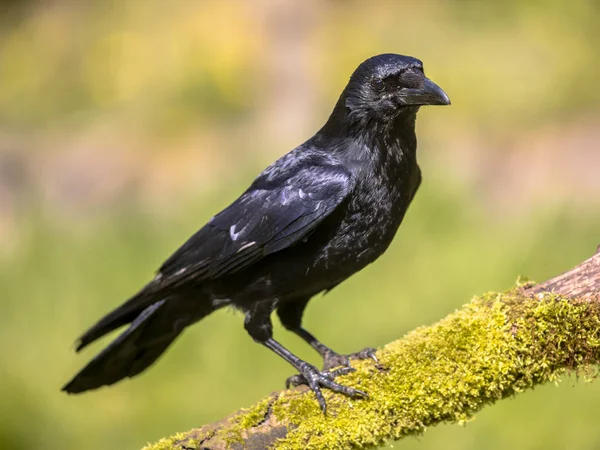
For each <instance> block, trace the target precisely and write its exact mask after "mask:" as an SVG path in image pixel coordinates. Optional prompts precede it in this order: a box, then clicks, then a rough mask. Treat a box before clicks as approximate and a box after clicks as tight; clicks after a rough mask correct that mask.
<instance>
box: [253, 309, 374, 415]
mask: <svg viewBox="0 0 600 450" xmlns="http://www.w3.org/2000/svg"><path fill="white" fill-rule="evenodd" d="M274 306H275V302H271V301H269V302H267V301H265V302H259V303H255V304H253V305H252V306H251V307H250V308H249V309H248V310H247V311H246V318H245V321H244V327H245V328H246V331H248V334H250V336H251V337H252V338H253V339H254V340H255V341H256V342H258V343H260V344H262V345H264V346H265V347H267V348H269V349H271V350H273V351H274V352H275V353H277V354H278V355H279V356H281V357H282V358H283V359H285V360H286V361H287V362H289V363H290V364H291V365H292V366H294V368H295V369H296V370H297V371H298V372H300V374H299V375H296V378H297V379H296V380H295V381H296V382H295V383H292V384H294V385H298V384H307V385H308V386H309V387H310V389H311V390H312V391H313V392H314V393H315V396H316V397H317V401H318V402H319V405H320V406H321V409H322V410H323V412H324V413H326V412H327V404H326V403H325V398H324V397H323V393H322V392H321V387H326V388H328V389H331V390H332V391H335V392H340V393H342V394H345V395H348V396H350V397H356V396H363V397H366V396H367V394H365V393H364V392H362V391H359V390H358V389H353V388H350V387H346V386H343V385H341V384H338V383H336V382H335V381H333V379H334V378H335V377H336V376H339V375H345V374H347V373H349V372H350V371H351V370H352V368H346V367H344V368H341V369H338V370H334V371H328V372H326V371H323V372H322V371H320V370H319V369H317V368H316V367H315V366H313V365H311V364H309V363H307V362H306V361H303V360H301V359H300V358H298V357H297V356H296V355H294V354H293V353H292V352H290V351H289V350H288V349H286V348H285V347H284V346H283V345H281V344H280V343H279V342H277V341H276V340H275V339H273V337H272V336H273V326H272V324H271V318H270V314H271V312H272V311H273V308H274ZM292 378H293V377H292ZM289 384H290V383H287V387H289Z"/></svg>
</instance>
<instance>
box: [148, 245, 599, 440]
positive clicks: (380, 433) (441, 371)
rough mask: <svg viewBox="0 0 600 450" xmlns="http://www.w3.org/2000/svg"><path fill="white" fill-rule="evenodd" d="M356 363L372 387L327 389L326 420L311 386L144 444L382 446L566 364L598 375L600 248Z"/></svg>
mask: <svg viewBox="0 0 600 450" xmlns="http://www.w3.org/2000/svg"><path fill="white" fill-rule="evenodd" d="M377 357H378V358H379V363H378V364H374V363H373V362H368V361H359V362H356V363H354V366H355V367H356V369H357V370H356V372H353V373H352V374H350V375H347V376H345V377H343V378H342V379H343V383H344V384H346V385H348V386H352V387H355V388H358V389H361V390H363V391H366V392H368V393H369V399H349V398H347V397H345V396H343V395H340V394H335V393H332V392H329V391H326V390H325V391H324V394H325V396H326V399H327V404H328V415H327V416H324V415H323V414H322V412H321V410H320V409H319V406H318V404H317V402H316V400H315V398H314V395H313V394H312V393H311V392H309V391H308V390H307V389H306V388H297V389H294V390H285V391H279V392H274V393H273V394H271V395H270V396H269V397H267V398H265V399H264V400H262V401H260V402H259V403H257V404H255V405H254V406H252V407H250V408H248V409H243V410H240V411H238V412H236V413H234V414H233V415H231V416H230V417H228V418H226V419H223V420H221V421H220V422H216V423H213V424H210V425H205V426H203V427H201V428H197V429H193V430H191V431H189V432H185V433H180V434H178V435H176V436H173V437H170V438H166V439H162V440H161V441H159V442H158V443H156V444H154V445H150V446H147V447H145V449H144V450H167V449H169V450H170V449H181V450H183V449H203V450H218V449H226V448H232V449H266V448H279V449H288V450H295V449H325V448H327V449H329V448H331V449H338V448H339V449H347V448H373V447H376V446H379V445H382V444H384V443H385V442H386V441H388V440H391V439H400V438H402V437H405V436H408V435H414V434H420V433H423V431H425V429H426V427H430V426H432V425H436V424H439V423H442V422H462V421H466V420H469V418H470V417H471V416H472V415H473V414H474V413H475V412H477V411H478V410H480V409H481V408H482V407H484V406H485V405H488V404H492V403H494V402H496V401H497V400H500V399H502V398H506V397H509V396H512V395H515V394H517V393H520V392H522V391H524V390H526V389H530V388H532V387H534V386H535V385H539V384H542V383H546V382H549V381H554V380H556V379H557V377H558V376H559V375H560V374H561V373H563V372H564V371H565V370H578V371H579V372H583V373H586V374H590V375H591V374H592V367H593V366H595V365H597V364H598V363H599V361H600V247H599V251H598V252H597V253H596V254H595V255H594V256H592V257H591V258H589V259H588V260H586V261H584V262H582V263H581V264H579V265H578V266H577V267H575V268H574V269H572V270H570V271H568V272H566V273H564V274H562V275H559V276H557V277H555V278H552V279H550V280H548V281H545V282H544V283H541V284H537V285H534V284H533V283H525V284H523V283H520V285H519V286H517V287H516V288H514V289H513V290H511V291H509V292H505V293H497V292H491V293H487V294H484V295H482V296H479V297H475V298H474V299H473V300H471V302H470V303H468V304H467V305H465V306H464V307H463V308H462V309H461V310H459V311H456V312H455V313H453V314H450V315H449V316H447V317H446V318H444V319H442V320H441V321H440V322H438V323H437V324H434V325H432V326H429V327H423V328H419V329H417V330H415V331H413V332H411V333H409V334H408V335H406V336H404V337H403V338H401V339H399V340H397V341H394V342H391V343H390V344H388V345H386V346H385V347H384V348H383V349H381V350H379V351H378V353H377Z"/></svg>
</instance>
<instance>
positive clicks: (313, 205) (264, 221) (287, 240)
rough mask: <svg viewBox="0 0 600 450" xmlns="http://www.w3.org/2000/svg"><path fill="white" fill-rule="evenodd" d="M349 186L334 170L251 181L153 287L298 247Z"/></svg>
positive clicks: (228, 270) (344, 174) (211, 275)
mask: <svg viewBox="0 0 600 450" xmlns="http://www.w3.org/2000/svg"><path fill="white" fill-rule="evenodd" d="M353 186H354V179H353V178H352V176H351V174H350V173H349V172H348V171H347V170H346V169H345V168H344V167H342V166H339V165H327V166H308V167H304V168H302V169H301V170H299V171H298V172H296V173H295V174H294V175H293V176H291V177H289V178H286V179H285V180H284V181H282V182H277V183H273V182H268V181H267V180H262V179H261V178H259V179H257V181H256V182H255V183H254V184H253V185H252V186H251V187H250V189H248V191H246V192H245V193H244V194H243V195H242V196H241V197H240V198H239V199H237V200H236V201H235V202H234V203H233V204H231V205H230V206H229V207H227V208H226V209H225V210H223V211H222V212H220V213H219V214H218V215H216V216H215V217H213V218H212V219H211V220H210V222H209V223H208V224H207V225H206V226H204V227H203V228H202V229H200V231H198V232H197V233H196V234H195V235H193V236H192V237H191V238H190V239H189V240H188V241H187V242H186V243H185V244H183V246H181V248H180V249H179V250H177V251H176V252H175V253H174V254H173V255H172V256H171V257H170V258H169V259H168V260H167V261H166V262H165V263H164V264H163V265H162V267H161V268H160V270H159V273H158V275H157V278H158V279H157V280H156V282H157V283H156V284H157V285H158V286H157V287H159V286H160V288H161V289H162V288H164V287H165V286H167V285H168V286H173V285H179V284H181V283H186V282H188V281H191V280H196V281H202V280H210V279H215V278H218V277H221V276H223V275H228V274H232V273H235V272H237V271H240V270H242V269H244V268H247V267H248V266H250V265H252V264H254V263H255V262H257V261H258V260H260V259H261V258H263V257H265V256H267V255H269V254H271V253H274V252H277V251H279V250H282V249H284V248H287V247H290V246H292V245H294V244H296V243H298V242H299V241H301V240H302V239H303V238H304V237H306V236H307V235H308V234H309V233H310V232H311V231H313V230H314V229H315V227H317V226H318V225H319V223H321V221H322V220H323V219H324V218H325V217H327V216H328V215H329V214H330V213H331V212H332V211H333V210H334V209H335V208H336V207H337V206H338V205H339V204H340V203H341V202H342V201H343V200H344V199H345V198H346V196H347V195H348V194H349V192H350V191H351V190H352V188H353Z"/></svg>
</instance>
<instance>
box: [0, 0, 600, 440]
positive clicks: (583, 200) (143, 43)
mask: <svg viewBox="0 0 600 450" xmlns="http://www.w3.org/2000/svg"><path fill="white" fill-rule="evenodd" d="M599 21H600V6H599V3H598V2H596V1H591V0H590V1H584V0H573V1H570V2H564V1H558V0H545V1H537V0H527V1H526V0H506V1H500V0H498V1H488V2H477V1H471V0H446V1H442V0H438V1H436V0H421V1H416V0H415V1H410V2H398V1H391V0H390V1H368V2H367V1H359V0H355V1H332V0H329V1H317V0H304V1H302V2H300V1H291V0H281V1H278V2H275V1H269V0H256V1H252V2H250V1H244V0H238V1H217V0H211V1H209V0H202V1H201V0H198V1H191V0H190V1H186V0H171V1H166V0H163V1H160V0H147V1H143V0H137V1H136V0H129V1H104V0H96V1H92V0H90V1H87V2H75V1H69V0H46V1H18V0H13V1H3V2H1V3H0V294H1V295H0V308H1V313H0V449H2V450H19V449H31V448H36V449H46V448H48V449H53V448H57V449H59V448H60V449H82V448H84V449H91V450H93V449H107V448H111V449H112V448H114V449H121V448H122V449H137V448H140V447H142V446H143V445H144V444H145V443H146V442H149V441H155V440H157V439H158V438H160V437H162V436H165V435H169V434H172V433H174V432H176V431H184V430H187V429H189V428H192V427H194V426H198V425H201V424H203V423H206V422H210V421H214V420H216V419H219V418H221V417H223V416H224V415H226V414H228V413H230V412H232V411H234V410H236V409H238V408H239V407H241V406H247V405H249V404H251V403H252V402H254V401H256V400H257V399H259V398H261V397H262V396H264V395H266V394H268V393H269V392H271V391H273V390H276V389H279V388H281V387H282V386H283V381H284V379H285V378H286V377H287V376H289V375H290V374H291V373H292V371H291V368H290V367H289V366H288V365H287V364H286V363H285V362H283V361H282V360H280V359H279V358H277V357H276V356H274V355H272V354H271V353H270V352H269V351H268V350H266V349H264V348H261V347H260V346H258V345H256V344H255V343H253V342H252V340H251V339H250V338H249V337H248V336H247V335H246V333H245V331H244V329H243V327H242V321H243V318H242V316H241V315H240V314H239V313H235V312H233V311H229V312H227V311H221V312H219V313H217V314H215V315H213V316H211V317H209V318H208V319H206V320H204V321H203V322H202V323H201V324H198V325H197V326H195V327H193V328H191V329H189V330H188V331H187V332H186V333H185V334H184V336H183V337H182V338H181V339H180V340H179V341H178V342H177V344H176V345H175V346H173V347H172V348H171V349H170V351H169V352H168V353H167V354H166V355H165V356H164V357H163V358H162V359H161V360H160V362H159V363H157V365H156V366H154V367H152V369H151V370H149V371H148V372H147V373H144V374H143V376H140V377H139V378H137V379H135V380H127V381H124V382H122V383H120V384H118V385H116V386H114V387H111V388H108V389H101V390H99V391H96V392H91V393H88V394H85V395H80V396H67V395H65V394H63V393H61V392H60V391H59V389H60V387H61V386H62V385H63V384H64V382H66V381H67V380H68V379H69V378H70V377H71V376H72V375H73V374H74V373H75V371H76V370H78V369H79V368H81V367H82V366H83V364H85V363H86V362H87V361H88V360H89V358H91V357H92V356H93V355H94V354H95V352H96V351H98V350H99V349H100V348H102V346H103V345H104V344H106V342H108V341H107V340H104V341H103V342H101V343H100V344H98V345H95V346H93V348H91V349H89V350H86V351H85V352H83V354H82V355H77V356H76V355H75V354H74V353H73V352H72V344H73V342H74V340H75V338H76V337H77V336H78V335H79V334H80V333H81V332H82V331H84V329H85V328H86V327H88V326H89V325H91V324H92V323H93V322H94V321H96V320H97V319H98V318H99V317H100V315H102V314H104V313H106V312H107V311H108V310H110V309H112V308H113V307H115V306H117V305H118V304H119V303H120V302H122V301H123V300H125V299H126V298H127V297H128V296H129V295H131V294H132V293H134V292H135V291H136V290H137V289H138V288H139V287H140V286H141V285H142V284H143V283H145V282H146V281H148V280H149V279H150V277H151V276H152V274H153V271H154V270H155V269H156V268H157V267H158V265H159V264H160V263H161V262H162V261H163V260H164V259H165V258H166V257H167V256H168V255H169V254H170V252H171V251H172V250H174V249H175V247H176V246H178V245H179V244H180V243H181V242H182V241H183V240H184V239H186V238H187V237H188V236H189V235H190V234H191V233H192V232H194V231H195V230H196V229H197V228H199V227H200V226H201V225H203V224H204V223H205V221H206V220H207V219H208V218H209V217H211V216H212V215H213V214H214V213H215V212H216V211H217V210H218V209H219V208H221V207H223V206H225V205H227V204H228V203H229V202H230V201H231V200H232V199H233V198H234V196H236V195H237V194H239V193H240V191H241V190H242V189H244V188H245V187H246V186H247V185H248V184H249V182H250V181H251V180H252V179H253V177H254V176H255V175H256V174H257V173H258V172H259V171H260V170H261V169H262V168H263V167H264V166H265V165H267V164H268V163H270V162H271V161H272V160H274V159H275V158H276V157H278V156H279V155H281V154H283V153H285V152H287V151H289V150H290V149H291V148H293V147H294V146H296V145H298V144H299V143H301V142H302V141H303V140H304V139H306V138H308V137H310V136H311V134H312V133H314V132H315V131H316V129H317V128H318V127H319V126H321V125H322V124H323V123H324V121H325V120H326V118H327V117H328V114H329V112H330V110H331V108H332V107H333V104H334V102H335V100H336V99H337V97H338V95H339V93H340V92H341V90H342V89H343V87H344V85H345V83H346V81H347V79H348V77H349V75H350V73H351V72H352V70H353V69H354V68H355V67H356V66H357V65H358V64H359V63H360V62H361V61H362V60H364V59H366V58H367V57H369V56H371V55H373V54H377V53H384V52H396V53H403V54H409V55H413V56H417V57H419V58H420V59H422V60H423V61H424V63H425V68H426V72H427V73H428V75H429V76H430V77H431V78H432V79H433V80H435V81H436V82H437V83H439V84H440V85H441V86H442V87H443V88H444V89H445V90H446V92H448V94H449V96H450V97H451V99H452V102H453V103H452V106H451V107H449V108H424V109H423V110H422V111H421V112H420V115H419V120H418V124H417V125H418V130H417V131H418V136H419V139H420V146H419V159H420V162H421V166H422V169H423V172H424V184H423V186H422V188H421V190H420V192H419V195H417V197H416V201H415V203H414V205H413V206H412V207H411V210H410V211H409V213H408V215H407V218H406V221H405V223H404V224H403V226H402V228H401V230H400V233H399V234H398V237H397V238H396V240H395V242H394V244H393V245H392V247H391V249H390V250H389V251H388V252H387V254H386V255H385V256H384V257H382V258H381V260H380V261H378V262H377V263H376V264H374V265H372V266H370V267H368V268H367V269H366V270H364V271H363V272H362V273H360V274H359V275H357V276H355V277H353V278H352V279H351V280H349V281H347V282H346V283H344V284H343V285H341V286H340V287H338V288H336V289H335V290H334V291H333V292H332V293H330V294H328V295H327V296H326V297H325V298H321V299H317V300H315V301H313V302H312V303H311V306H310V308H308V311H307V315H306V325H307V328H308V329H310V330H313V331H314V333H315V334H316V335H317V336H319V337H320V338H321V339H322V340H323V341H324V342H326V343H329V344H330V345H331V346H332V347H334V348H335V349H338V350H339V351H344V352H350V351H355V350H357V349H359V348H363V347H364V346H366V345H372V346H377V345H383V344H385V343H387V342H389V341H391V340H393V339H395V338H398V337H400V336H401V335H402V334H403V333H405V332H407V331H409V330H411V329H413V328H414V327H416V326H418V325H423V324H429V323H432V322H434V321H436V320H437V319H439V318H441V317H443V316H444V315H445V314H447V313H449V312H451V311H453V310H454V309H456V308H458V307H460V306H461V305H462V304H463V303H466V302H467V301H468V300H469V299H470V297H471V295H473V294H477V293H481V292H484V291H487V290H502V289H506V288H509V287H510V286H511V285H512V284H513V283H514V281H515V279H516V278H517V275H519V274H524V275H527V276H529V277H531V278H533V279H537V280H543V279H545V278H548V277H550V276H552V275H555V274H558V273H559V272H561V271H563V270H566V269H568V268H570V267H571V266H573V265H574V264H576V263H578V262H579V261H581V260H583V259H585V258H586V257H588V256H589V255H591V253H593V251H594V250H595V248H596V245H597V244H599V243H600V208H599V206H600V195H599V194H600V176H599V175H598V174H599V173H600V151H599V149H598V145H599V144H598V143H599V142H600V89H598V86H597V83H598V80H600V62H599V59H598V46H599V45H600V39H599V38H600V31H599V30H600V29H599V28H598V25H597V24H598V23H599ZM275 333H276V337H277V338H280V339H281V341H282V342H283V343H284V344H285V345H288V346H289V347H290V349H291V350H293V351H295V352H297V353H298V354H299V355H301V356H303V357H306V358H308V359H309V360H311V361H313V362H317V361H318V360H317V358H316V357H315V354H314V353H313V352H312V351H311V350H310V349H309V348H308V346H306V345H305V344H303V343H301V342H299V339H298V338H296V337H294V336H292V335H290V334H289V333H286V332H283V330H282V329H281V327H280V326H279V324H278V323H277V324H276V329H275ZM598 417H600V383H598V382H596V383H592V384H585V383H583V382H582V381H578V380H576V379H575V378H574V377H565V378H564V379H563V382H562V383H560V385H559V386H558V387H555V386H546V387H543V388H541V389H537V390H535V391H533V392H527V393H525V394H523V395H520V396H519V397H517V398H515V399H514V400H507V401H503V402H501V403H499V404H497V405H495V406H494V407H491V408H488V409H486V410H484V411H483V412H481V413H480V414H479V415H477V418H476V420H475V421H473V422H471V423H469V424H468V425H467V426H466V427H461V426H458V425H447V426H441V427H437V428H435V429H432V430H430V431H428V432H427V433H426V434H425V435H424V436H423V437H422V438H419V439H414V438H411V439H407V440H404V441H401V442H398V443H395V444H394V446H395V447H396V448H398V447H400V448H404V449H420V450H426V449H438V448H444V449H448V450H452V449H481V448H485V449H490V450H495V449H506V448H512V449H515V450H517V449H519V450H520V449H548V450H550V449H564V448H573V449H597V448H600V427H599V426H598Z"/></svg>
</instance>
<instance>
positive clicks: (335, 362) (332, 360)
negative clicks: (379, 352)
mask: <svg viewBox="0 0 600 450" xmlns="http://www.w3.org/2000/svg"><path fill="white" fill-rule="evenodd" d="M375 352H376V350H375V349H374V348H365V349H362V350H361V351H359V352H356V353H350V354H349V355H340V354H338V353H336V352H334V351H333V350H331V351H329V352H327V353H326V354H325V356H324V358H323V360H324V363H323V370H331V369H333V368H334V367H340V366H343V367H350V360H352V359H372V360H373V361H375V362H377V356H375Z"/></svg>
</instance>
